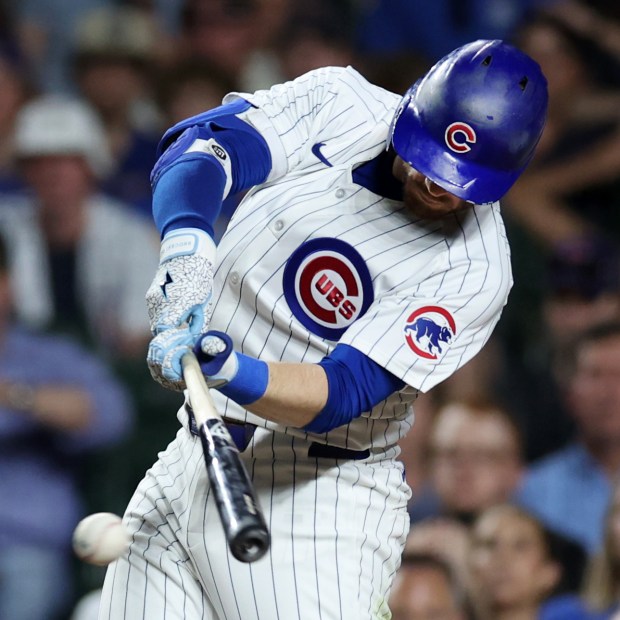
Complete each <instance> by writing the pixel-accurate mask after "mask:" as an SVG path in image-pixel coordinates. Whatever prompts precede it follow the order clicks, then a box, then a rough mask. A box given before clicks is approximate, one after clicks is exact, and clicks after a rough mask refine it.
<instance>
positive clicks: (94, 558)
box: [73, 512, 129, 566]
mask: <svg viewBox="0 0 620 620" xmlns="http://www.w3.org/2000/svg"><path fill="white" fill-rule="evenodd" d="M128 546H129V533H128V532H127V529H126V528H125V526H124V525H123V521H122V520H121V518H120V517H119V516H118V515H115V514H113V513H111V512H96V513H95V514H92V515H89V516H88V517H85V518H84V519H82V520H81V521H80V522H79V523H78V524H77V527H76V528H75V531H74V532H73V550H74V551H75V554H76V555H77V556H78V557H79V558H80V559H81V560H84V561H85V562H88V563H90V564H96V565H97V566H105V565H106V564H109V563H110V562H112V561H114V560H116V559H117V558H118V557H119V556H121V555H122V554H123V553H124V552H125V551H126V550H127V548H128Z"/></svg>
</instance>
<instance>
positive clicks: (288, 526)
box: [99, 414, 410, 620]
mask: <svg viewBox="0 0 620 620" xmlns="http://www.w3.org/2000/svg"><path fill="white" fill-rule="evenodd" d="M180 415H181V414H180ZM307 451H308V443H306V442H304V441H303V440H300V439H299V438H293V437H292V436H289V435H284V434H282V433H271V432H268V431H264V430H262V429H258V430H257V435H255V444H254V449H253V454H252V456H251V457H250V455H249V452H250V449H248V450H246V451H245V453H244V455H243V456H244V461H245V464H246V467H247V469H248V472H249V473H250V476H251V477H252V479H253V481H254V485H255V487H256V490H257V493H258V497H259V502H260V504H261V506H262V508H263V510H264V512H265V518H266V520H267V523H268V525H269V527H270V531H271V539H272V540H271V548H270V550H269V552H268V553H267V554H266V555H265V556H264V557H263V558H261V559H260V560H258V561H257V562H254V563H252V564H244V563H242V562H238V561H237V560H236V559H234V557H233V556H232V555H231V553H230V552H229V551H228V548H227V544H226V539H225V536H224V534H223V529H222V527H221V524H220V521H219V517H218V515H217V509H216V507H215V503H214V501H213V498H212V497H211V494H210V491H209V481H208V478H207V475H206V470H205V467H204V461H203V455H202V449H201V444H200V440H199V438H197V437H195V436H193V435H191V434H190V433H189V432H188V431H187V430H186V427H184V428H182V429H181V430H180V431H179V433H178V434H177V438H176V440H175V441H173V442H172V443H171V444H170V445H169V446H168V448H167V450H166V451H165V452H163V453H161V454H160V455H159V460H158V461H157V463H156V464H155V465H154V466H153V467H152V468H151V469H150V470H149V471H148V472H147V474H146V476H145V478H144V479H143V480H142V482H141V483H140V485H139V486H138V488H137V490H136V492H135V494H134V496H133V498H132V499H131V501H130V503H129V506H128V508H127V511H126V513H125V522H126V523H127V524H128V526H129V528H130V532H131V534H132V543H131V546H130V549H129V552H128V554H126V555H125V556H124V557H122V558H121V559H119V560H117V561H116V562H114V563H113V564H111V565H110V567H109V569H108V571H107V574H106V579H105V584H104V588H103V596H102V601H101V607H100V612H99V620H121V619H122V620H138V619H141V618H144V619H145V620H154V619H158V618H162V619H166V620H173V619H174V620H176V619H179V620H181V619H183V620H199V619H200V620H252V619H258V620H365V619H368V620H370V619H373V620H375V619H377V620H378V619H383V618H389V613H388V608H387V603H386V600H387V597H388V595H389V590H390V586H391V582H392V577H393V576H394V573H395V571H396V570H397V568H398V566H399V564H400V555H401V552H402V548H403V545H404V542H405V537H406V534H407V531H408V529H409V516H408V514H407V509H406V506H407V501H408V499H409V497H410V490H409V487H408V486H407V485H406V483H405V482H404V480H403V469H402V465H401V464H400V463H399V462H397V461H394V460H393V459H392V458H385V456H383V455H382V456H381V457H379V456H371V457H370V458H369V459H366V460H364V461H353V460H349V461H344V460H338V461H336V460H334V459H318V460H317V459H315V458H309V457H308V456H307ZM392 452H394V451H393V450H392Z"/></svg>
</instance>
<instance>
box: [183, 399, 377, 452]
mask: <svg viewBox="0 0 620 620" xmlns="http://www.w3.org/2000/svg"><path fill="white" fill-rule="evenodd" d="M185 410H186V411H187V414H188V416H189V430H190V432H191V433H192V435H196V436H197V437H198V436H200V433H199V432H198V426H197V425H196V420H195V419H194V412H193V411H192V408H191V407H190V406H189V405H188V404H187V403H186V404H185ZM224 424H225V425H226V428H227V429H228V432H229V433H230V436H231V437H232V440H233V441H234V442H235V445H236V446H237V449H238V450H239V452H243V451H244V450H245V449H246V448H247V447H248V445H249V443H250V441H252V437H253V436H254V431H256V426H255V425H254V424H249V423H243V422H232V421H230V420H226V421H225V422H224ZM369 456H370V450H349V449H348V448H339V447H338V446H327V445H325V444H322V443H317V442H316V441H313V442H312V443H311V444H310V447H309V448H308V457H310V458H316V459H347V460H353V461H361V460H363V459H367V458H368V457H369Z"/></svg>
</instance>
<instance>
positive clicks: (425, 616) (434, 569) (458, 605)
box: [389, 553, 469, 620]
mask: <svg viewBox="0 0 620 620" xmlns="http://www.w3.org/2000/svg"><path fill="white" fill-rule="evenodd" d="M389 605H390V610H391V611H392V620H466V618H468V617H469V616H468V613H467V611H468V604H467V594H466V591H465V587H464V585H463V584H462V583H460V581H459V580H458V577H457V576H456V575H455V574H454V572H453V571H452V569H451V567H450V566H449V565H448V564H446V563H445V562H444V561H442V560H441V559H439V558H437V557H434V556H432V555H422V554H414V553H405V554H404V555H403V560H402V564H401V566H400V569H399V570H398V572H397V573H396V577H395V579H394V583H393V585H392V592H391V594H390V601H389Z"/></svg>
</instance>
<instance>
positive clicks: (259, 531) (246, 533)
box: [229, 525, 270, 564]
mask: <svg viewBox="0 0 620 620" xmlns="http://www.w3.org/2000/svg"><path fill="white" fill-rule="evenodd" d="M269 544H270V536H269V532H268V530H267V528H264V527H259V526H256V525H251V526H248V527H246V528H245V529H243V530H241V531H239V532H238V533H237V535H236V536H235V537H234V538H233V539H232V540H231V541H230V545H229V546H230V551H231V552H232V554H233V555H234V556H235V558H237V560H239V561H240V562H245V563H246V564H250V563H252V562H256V560H260V558H262V557H263V556H264V555H265V553H267V550H268V549H269Z"/></svg>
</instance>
